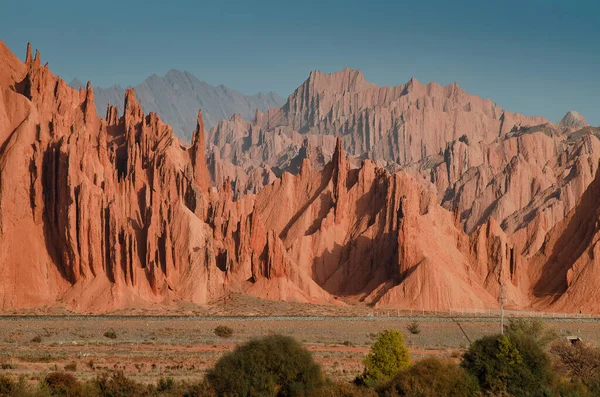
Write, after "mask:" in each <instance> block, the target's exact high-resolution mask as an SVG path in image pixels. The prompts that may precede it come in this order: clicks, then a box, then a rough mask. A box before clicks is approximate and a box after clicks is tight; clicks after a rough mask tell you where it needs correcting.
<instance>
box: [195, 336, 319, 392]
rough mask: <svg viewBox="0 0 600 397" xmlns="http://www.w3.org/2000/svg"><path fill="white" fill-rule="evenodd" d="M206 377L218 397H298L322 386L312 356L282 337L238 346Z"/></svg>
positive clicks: (253, 341) (218, 362) (291, 339)
mask: <svg viewBox="0 0 600 397" xmlns="http://www.w3.org/2000/svg"><path fill="white" fill-rule="evenodd" d="M206 378H207V380H208V382H209V384H210V385H211V386H212V387H213V388H214V389H215V391H216V393H217V395H219V396H299V395H305V394H306V393H309V392H312V391H314V390H316V389H317V388H319V387H321V386H322V385H323V384H324V377H323V374H322V373H321V368H320V367H319V366H318V365H317V364H316V363H315V362H314V360H313V357H312V355H311V354H310V353H309V352H308V351H307V350H306V349H305V348H303V347H302V346H300V345H299V344H298V342H296V341H295V340H294V339H293V338H290V337H287V336H281V335H273V336H268V337H266V338H264V339H259V340H252V341H250V342H248V343H246V344H245V345H242V346H238V347H237V348H236V349H235V350H234V351H233V352H231V353H229V354H226V355H225V356H223V357H222V358H221V359H220V360H219V361H217V363H216V364H215V367H214V368H213V369H212V370H211V371H209V372H208V374H207V376H206Z"/></svg>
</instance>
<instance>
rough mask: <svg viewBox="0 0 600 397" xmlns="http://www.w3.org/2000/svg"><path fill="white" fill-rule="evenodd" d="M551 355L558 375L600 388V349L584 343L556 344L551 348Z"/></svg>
mask: <svg viewBox="0 0 600 397" xmlns="http://www.w3.org/2000/svg"><path fill="white" fill-rule="evenodd" d="M550 354H552V356H553V358H554V367H555V368H556V371H557V372H558V373H560V374H562V375H564V376H566V377H568V378H570V379H573V380H575V381H581V382H583V383H584V384H585V385H587V386H589V387H591V388H594V387H598V386H600V348H597V347H595V346H592V345H586V344H584V343H577V344H575V345H572V344H571V343H569V342H566V341H565V342H555V343H553V344H552V346H550ZM598 391H600V387H599V388H598Z"/></svg>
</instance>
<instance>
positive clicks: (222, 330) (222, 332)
mask: <svg viewBox="0 0 600 397" xmlns="http://www.w3.org/2000/svg"><path fill="white" fill-rule="evenodd" d="M214 332H215V335H217V336H218V337H219V338H231V336H232V335H233V329H231V328H230V327H228V326H226V325H219V326H218V327H217V328H215V331H214Z"/></svg>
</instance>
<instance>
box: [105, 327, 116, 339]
mask: <svg viewBox="0 0 600 397" xmlns="http://www.w3.org/2000/svg"><path fill="white" fill-rule="evenodd" d="M104 337H105V338H109V339H117V333H116V332H115V331H113V330H112V329H111V330H109V331H106V332H105V333H104Z"/></svg>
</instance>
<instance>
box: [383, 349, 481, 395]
mask: <svg viewBox="0 0 600 397" xmlns="http://www.w3.org/2000/svg"><path fill="white" fill-rule="evenodd" d="M478 391H479V385H478V384H477V380H476V379H475V378H474V377H472V376H470V375H469V374H468V373H467V372H466V371H465V370H464V369H463V368H461V367H460V366H459V365H457V364H454V363H450V362H443V361H440V360H439V359H437V358H426V359H423V360H421V361H419V362H417V363H416V364H415V365H413V366H412V367H409V368H407V369H404V370H402V371H400V372H399V373H398V374H397V375H396V376H395V377H394V378H393V379H392V380H391V381H390V382H389V383H388V384H387V385H385V386H383V387H381V388H380V390H379V393H380V395H383V396H394V397H395V396H406V397H420V396H453V397H468V396H474V395H476V393H477V392H478Z"/></svg>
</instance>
